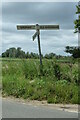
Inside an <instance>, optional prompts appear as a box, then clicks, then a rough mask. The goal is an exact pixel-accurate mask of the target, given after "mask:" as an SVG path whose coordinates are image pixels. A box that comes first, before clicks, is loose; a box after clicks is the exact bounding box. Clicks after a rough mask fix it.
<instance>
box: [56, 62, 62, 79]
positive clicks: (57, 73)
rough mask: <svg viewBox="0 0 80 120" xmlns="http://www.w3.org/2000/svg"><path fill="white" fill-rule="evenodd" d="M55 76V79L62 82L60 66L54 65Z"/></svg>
mask: <svg viewBox="0 0 80 120" xmlns="http://www.w3.org/2000/svg"><path fill="white" fill-rule="evenodd" d="M54 74H55V77H56V78H57V79H58V80H60V78H61V72H60V66H59V65H58V64H55V65H54Z"/></svg>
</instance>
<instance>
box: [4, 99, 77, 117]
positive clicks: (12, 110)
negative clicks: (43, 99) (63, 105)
mask: <svg viewBox="0 0 80 120" xmlns="http://www.w3.org/2000/svg"><path fill="white" fill-rule="evenodd" d="M2 117H3V118H78V113H75V112H67V111H63V110H57V109H53V108H48V107H46V106H34V105H28V104H25V103H20V102H17V101H9V100H6V99H5V100H3V102H2Z"/></svg>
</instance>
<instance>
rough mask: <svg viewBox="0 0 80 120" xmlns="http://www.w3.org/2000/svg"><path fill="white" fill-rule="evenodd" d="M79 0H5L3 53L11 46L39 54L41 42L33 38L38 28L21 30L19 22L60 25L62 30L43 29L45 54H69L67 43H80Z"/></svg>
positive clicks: (42, 44) (42, 40) (42, 41)
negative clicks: (77, 29) (78, 29)
mask: <svg viewBox="0 0 80 120" xmlns="http://www.w3.org/2000/svg"><path fill="white" fill-rule="evenodd" d="M76 5H77V3H75V2H51V3H49V2H48V3H46V2H41V3H39V2H38V3H37V2H33V3H32V2H30V3H29V2H3V3H2V52H4V51H6V49H8V48H11V47H15V48H17V47H21V48H22V50H24V51H25V52H28V51H29V52H35V53H38V41H37V39H35V41H33V40H32V36H33V35H34V33H35V32H36V31H35V30H21V31H18V30H17V28H16V25H18V24H24V25H35V24H37V23H38V24H40V25H45V24H46V25H47V24H48V25H51V24H52V25H56V24H59V26H60V29H59V30H41V31H40V42H41V51H42V54H43V55H44V54H46V53H51V52H53V53H56V54H57V55H59V54H60V55H69V54H67V53H65V47H66V46H77V45H78V35H77V34H74V20H75V19H76V17H77V16H76V14H75V12H76Z"/></svg>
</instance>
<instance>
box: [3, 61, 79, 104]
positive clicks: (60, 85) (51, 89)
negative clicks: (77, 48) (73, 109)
mask: <svg viewBox="0 0 80 120" xmlns="http://www.w3.org/2000/svg"><path fill="white" fill-rule="evenodd" d="M78 74H79V73H78V63H77V61H73V62H72V60H71V61H70V60H69V61H66V60H56V59H52V60H47V59H43V67H42V69H40V66H39V60H38V59H26V60H25V59H3V60H2V83H3V92H2V93H3V96H14V97H17V98H24V99H31V100H47V102H48V103H72V104H79V100H78V92H79V91H78V89H79V85H78Z"/></svg>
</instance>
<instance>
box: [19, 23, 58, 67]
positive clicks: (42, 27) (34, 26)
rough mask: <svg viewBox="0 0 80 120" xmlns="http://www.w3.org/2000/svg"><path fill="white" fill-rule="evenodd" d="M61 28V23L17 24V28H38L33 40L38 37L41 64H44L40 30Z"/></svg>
mask: <svg viewBox="0 0 80 120" xmlns="http://www.w3.org/2000/svg"><path fill="white" fill-rule="evenodd" d="M57 29H59V25H38V24H36V25H17V30H36V33H35V34H34V35H33V36H32V38H33V41H34V40H35V38H36V37H37V38H38V47H39V57H40V65H42V57H41V47H40V30H57Z"/></svg>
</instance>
